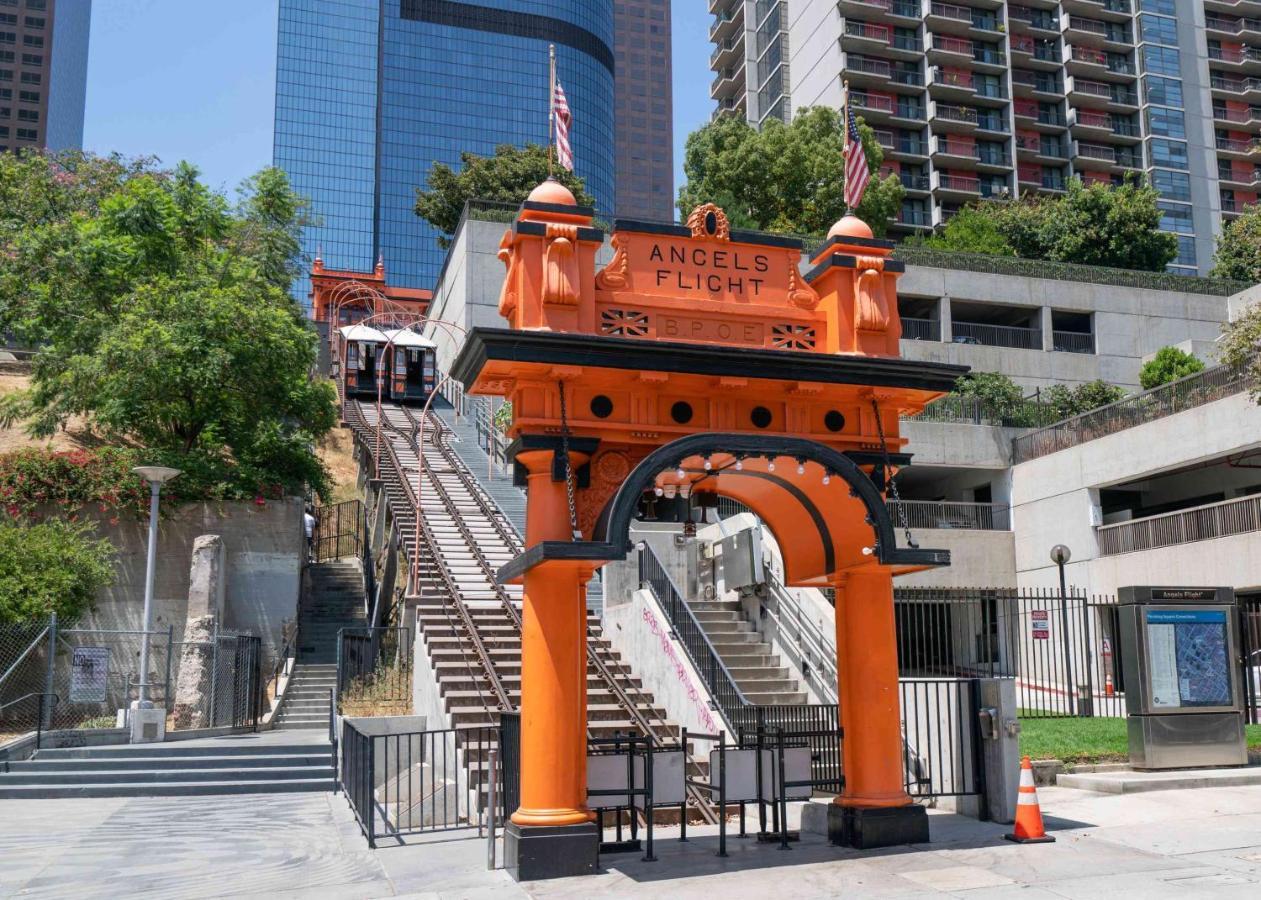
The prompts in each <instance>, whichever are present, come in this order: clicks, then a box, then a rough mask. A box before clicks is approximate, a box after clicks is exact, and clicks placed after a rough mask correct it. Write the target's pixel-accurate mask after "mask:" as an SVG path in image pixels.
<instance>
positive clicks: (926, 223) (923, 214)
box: [897, 207, 933, 321]
mask: <svg viewBox="0 0 1261 900" xmlns="http://www.w3.org/2000/svg"><path fill="white" fill-rule="evenodd" d="M897 221H898V224H899V225H906V226H907V227H910V228H931V227H932V226H933V221H932V217H931V216H930V215H929V214H928V211H927V210H923V209H906V208H905V207H904V208H902V209H900V210H898V218H897ZM903 321H905V320H903Z"/></svg>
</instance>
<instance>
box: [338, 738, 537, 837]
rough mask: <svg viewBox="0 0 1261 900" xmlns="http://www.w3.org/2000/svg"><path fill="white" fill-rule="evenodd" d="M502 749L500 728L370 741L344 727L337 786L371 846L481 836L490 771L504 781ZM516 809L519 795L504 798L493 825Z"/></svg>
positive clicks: (499, 800)
mask: <svg viewBox="0 0 1261 900" xmlns="http://www.w3.org/2000/svg"><path fill="white" fill-rule="evenodd" d="M502 743H503V739H502V734H501V729H500V728H499V727H481V728H444V729H437V730H430V731H409V732H403V733H399V734H371V733H369V732H368V731H366V730H365V729H364V727H361V723H357V722H356V721H355V720H354V719H350V718H347V719H343V720H342V734H341V763H340V766H341V767H340V770H339V773H340V780H341V784H342V788H343V789H344V791H345V793H346V800H347V802H349V804H350V807H351V809H352V810H353V811H354V814H355V818H356V820H357V821H358V822H359V827H360V829H361V830H362V831H363V834H364V837H366V838H367V839H368V845H369V846H371V847H375V846H376V845H377V841H378V840H379V839H380V838H382V837H387V838H394V837H402V836H404V835H411V834H425V833H431V832H440V831H455V830H460V829H466V828H476V829H477V832H478V834H479V835H480V834H482V829H483V828H485V827H486V825H487V813H488V812H489V809H488V803H489V786H490V779H491V767H492V765H493V766H494V768H495V778H496V781H498V782H499V783H502V781H503V778H502V774H501V771H502V769H501V767H502V758H501V756H500V754H499V752H498V751H499V748H500V746H501V745H502ZM514 771H515V770H514ZM514 783H515V782H514ZM508 802H512V803H513V804H514V806H512V807H508V806H506V804H507V803H508ZM515 802H516V799H515V793H514V796H513V798H512V800H511V801H509V799H508V798H507V795H506V793H500V794H499V795H498V796H497V797H496V799H495V806H496V814H495V818H496V819H497V820H500V821H502V820H503V813H504V812H505V811H506V810H507V809H509V808H511V809H515V808H516V807H515Z"/></svg>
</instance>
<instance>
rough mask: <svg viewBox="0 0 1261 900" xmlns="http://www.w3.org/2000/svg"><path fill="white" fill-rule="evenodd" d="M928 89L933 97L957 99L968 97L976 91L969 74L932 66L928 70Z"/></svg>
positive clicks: (974, 82)
mask: <svg viewBox="0 0 1261 900" xmlns="http://www.w3.org/2000/svg"><path fill="white" fill-rule="evenodd" d="M928 88H929V90H930V91H932V93H933V96H941V97H955V98H956V99H958V98H962V97H968V96H970V95H971V94H972V93H973V92H974V91H975V90H976V79H975V78H973V77H972V73H971V72H961V71H959V70H958V69H943V68H942V67H941V66H932V67H931V68H930V69H929V70H928Z"/></svg>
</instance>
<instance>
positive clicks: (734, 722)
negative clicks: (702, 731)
mask: <svg viewBox="0 0 1261 900" xmlns="http://www.w3.org/2000/svg"><path fill="white" fill-rule="evenodd" d="M639 580H640V583H641V584H644V585H647V586H648V587H649V588H650V589H651V590H652V592H653V594H654V596H655V597H656V598H657V602H658V603H659V604H660V605H661V608H662V609H663V610H664V611H665V614H666V617H667V618H668V619H669V620H670V627H671V628H672V629H673V631H674V634H675V636H677V637H678V640H679V643H680V644H682V645H683V649H684V651H685V652H686V653H687V655H688V658H689V659H690V660H691V661H692V665H693V666H694V667H695V668H696V671H697V673H698V674H699V675H700V678H701V680H702V681H703V682H704V684H705V687H706V689H707V690H708V691H709V694H710V696H711V697H712V698H713V700H714V702H715V703H716V704H717V705H718V708H719V709H720V710H721V711H722V714H723V716H724V717H725V718H726V719H727V721H728V723H730V725H731V726H732V728H733V729H735V730H736V731H740V730H743V731H745V732H756V731H757V729H758V728H759V727H762V728H767V727H775V728H783V729H784V730H785V732H786V733H787V734H790V735H791V734H795V733H796V731H794V729H797V730H799V731H800V732H801V734H802V735H803V736H808V738H809V741H810V746H811V748H812V752H811V772H812V777H813V778H814V779H815V782H816V784H817V786H818V788H819V789H820V790H827V789H829V788H833V787H834V788H836V789H837V790H839V786H838V785H839V784H840V777H841V766H840V746H841V729H840V721H839V717H838V712H837V707H836V706H835V705H834V704H776V705H765V706H762V705H757V704H754V703H752V702H751V701H750V700H749V698H748V697H746V696H745V695H744V692H743V691H741V690H740V686H739V685H738V684H737V682H736V679H735V677H734V676H733V675H732V674H731V671H730V670H729V669H728V668H727V666H726V664H725V663H723V661H722V657H721V656H720V655H719V654H718V651H717V650H716V649H715V648H714V645H713V644H712V643H711V642H710V640H709V636H708V635H707V634H706V633H705V629H704V628H703V627H702V626H701V624H700V622H699V621H698V620H697V619H696V616H695V615H694V614H693V612H692V610H691V608H690V607H689V606H688V604H687V602H686V601H685V600H684V599H683V595H682V594H681V593H680V591H679V589H678V588H677V587H676V586H675V584H674V581H673V579H671V577H670V574H669V572H667V571H666V569H665V566H663V565H662V563H661V560H659V559H658V558H657V555H656V554H655V553H654V552H653V551H652V548H651V547H649V546H647V545H645V546H644V548H643V549H642V550H641V551H640V552H639ZM821 734H825V735H826V736H825V737H821V736H820V735H821Z"/></svg>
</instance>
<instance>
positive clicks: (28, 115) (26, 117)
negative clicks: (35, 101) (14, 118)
mask: <svg viewBox="0 0 1261 900" xmlns="http://www.w3.org/2000/svg"><path fill="white" fill-rule="evenodd" d="M18 119H19V120H20V121H22V122H38V121H39V110H38V109H19V110H18Z"/></svg>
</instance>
